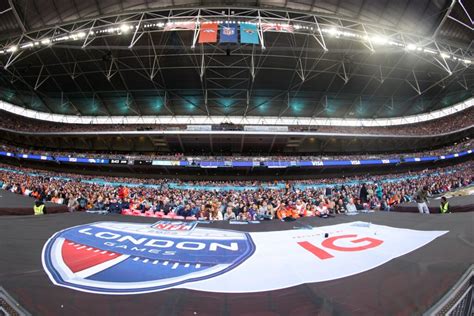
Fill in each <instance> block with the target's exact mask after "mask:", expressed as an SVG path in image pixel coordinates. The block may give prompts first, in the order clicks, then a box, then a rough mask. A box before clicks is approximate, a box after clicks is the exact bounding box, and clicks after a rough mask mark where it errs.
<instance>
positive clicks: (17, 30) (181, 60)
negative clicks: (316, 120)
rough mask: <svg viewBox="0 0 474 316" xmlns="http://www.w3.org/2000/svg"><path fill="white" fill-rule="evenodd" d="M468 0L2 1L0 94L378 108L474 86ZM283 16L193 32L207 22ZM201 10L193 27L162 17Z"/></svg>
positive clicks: (51, 99) (308, 113)
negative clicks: (242, 36) (237, 28)
mask: <svg viewBox="0 0 474 316" xmlns="http://www.w3.org/2000/svg"><path fill="white" fill-rule="evenodd" d="M472 12H474V10H473V4H472V2H468V1H459V0H455V1H450V0H445V1H443V0H441V1H425V0H417V1H409V0H403V1H391V0H390V1H379V0H360V1H358V0H353V1H346V0H345V1H336V0H335V1H316V0H314V1H313V0H299V1H277V0H264V1H238V0H237V1H186V0H183V1H178V0H176V1H153V2H151V1H138V0H128V1H117V0H105V1H104V0H101V1H97V0H93V1H90V0H81V1H77V0H64V1H54V0H42V1H26V0H22V1H13V0H10V1H3V2H2V3H0V14H1V15H0V34H1V35H0V65H1V67H2V68H0V98H1V99H2V100H4V101H7V102H10V103H13V104H16V105H19V106H23V107H26V108H30V109H33V110H37V111H44V112H48V113H61V114H79V115H93V116H97V115H134V116H136V115H163V116H169V115H211V116H214V115H216V116H225V115H231V116H252V115H254V116H257V115H258V116H262V115H266V116H273V117H274V116H277V117H279V116H285V117H287V116H290V117H291V116H304V117H312V116H317V117H346V118H375V117H398V116H405V115H413V114H418V113H425V112H429V111H433V110H436V109H440V108H444V107H448V106H450V105H452V104H455V103H458V102H460V101H463V100H466V99H468V98H470V97H472V95H473V90H474V89H473V87H474V72H473V67H472V61H473V57H472V53H473V50H472V39H473V36H472V34H473V28H472V27H473V21H472V18H471V16H474V14H472ZM222 21H231V22H236V23H238V22H251V23H255V24H256V25H258V27H259V30H263V25H264V24H265V25H267V24H268V25H278V26H279V27H278V28H277V27H275V28H273V29H271V28H270V29H268V30H267V31H266V32H262V33H261V34H260V35H261V37H260V39H259V45H248V44H218V43H215V44H197V43H196V39H197V37H198V35H199V34H198V30H199V26H200V23H203V22H222ZM176 22H181V23H183V22H184V23H186V22H193V23H194V25H195V30H179V31H176V30H172V31H167V30H166V25H169V24H171V23H176Z"/></svg>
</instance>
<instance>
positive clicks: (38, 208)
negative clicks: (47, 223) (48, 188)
mask: <svg viewBox="0 0 474 316" xmlns="http://www.w3.org/2000/svg"><path fill="white" fill-rule="evenodd" d="M33 211H34V212H35V215H43V214H46V207H45V206H44V203H43V201H41V200H36V201H35V205H34V206H33Z"/></svg>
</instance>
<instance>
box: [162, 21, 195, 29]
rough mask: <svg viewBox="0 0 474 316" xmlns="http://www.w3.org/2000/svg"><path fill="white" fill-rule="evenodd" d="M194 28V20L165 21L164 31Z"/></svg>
mask: <svg viewBox="0 0 474 316" xmlns="http://www.w3.org/2000/svg"><path fill="white" fill-rule="evenodd" d="M195 28H196V22H193V21H191V22H189V21H184V22H169V23H166V25H165V27H164V30H165V31H181V30H188V31H194V29H195Z"/></svg>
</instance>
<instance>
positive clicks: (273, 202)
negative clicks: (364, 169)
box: [0, 161, 474, 220]
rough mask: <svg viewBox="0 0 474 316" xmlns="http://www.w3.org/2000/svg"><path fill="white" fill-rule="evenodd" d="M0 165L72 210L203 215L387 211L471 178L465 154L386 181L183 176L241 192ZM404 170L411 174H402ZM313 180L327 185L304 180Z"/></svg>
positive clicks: (7, 175)
mask: <svg viewBox="0 0 474 316" xmlns="http://www.w3.org/2000/svg"><path fill="white" fill-rule="evenodd" d="M3 167H5V168H3V169H2V170H1V171H0V185H1V188H2V189H4V190H9V191H11V192H14V193H18V194H23V195H28V196H32V197H34V198H36V199H37V200H41V201H50V202H53V203H57V204H63V205H66V206H67V207H68V208H69V210H70V211H71V212H74V211H87V210H96V211H104V212H110V213H127V212H138V213H147V214H150V213H151V214H161V215H162V216H163V217H164V218H172V217H183V218H185V217H192V218H197V219H207V220H232V219H237V220H264V219H273V218H279V219H282V220H284V219H288V218H290V219H294V218H297V217H301V216H334V215H335V214H342V213H346V214H351V213H355V212H364V211H376V210H382V211H390V210H391V209H392V208H393V207H395V206H396V205H397V204H399V203H403V202H409V201H412V200H413V199H414V196H415V194H416V192H417V191H418V190H419V189H420V188H421V187H427V189H428V192H429V194H443V193H445V192H448V191H450V190H453V189H456V188H459V187H464V186H467V185H470V184H473V182H474V174H473V173H472V170H473V167H474V162H472V161H469V162H465V163H462V164H459V165H456V166H451V167H446V168H439V169H436V170H425V171H421V172H416V173H409V174H397V175H394V177H395V176H396V177H397V178H396V179H393V181H387V176H357V177H350V178H340V179H338V178H330V179H317V180H306V181H289V182H284V184H285V186H284V187H283V188H281V189H277V188H264V187H262V186H261V184H262V183H261V182H258V181H226V182H216V181H199V182H184V183H186V184H188V186H189V187H190V188H192V187H194V186H196V185H216V184H220V185H227V186H229V185H231V186H234V187H236V186H255V188H254V189H253V190H250V189H246V190H243V191H238V190H232V189H231V190H197V189H176V188H171V186H170V185H169V183H170V180H163V179H162V180H150V181H145V183H144V182H143V180H139V179H135V180H133V179H125V178H104V179H102V180H106V181H109V182H110V181H120V182H121V183H122V185H120V186H112V185H110V184H106V183H102V184H100V182H95V183H94V182H90V181H85V180H86V179H91V177H84V176H80V175H74V174H55V173H51V172H46V171H39V170H32V169H18V168H15V167H11V166H3ZM407 175H410V177H406V176H407ZM59 176H61V177H66V178H67V179H65V178H59ZM397 179H398V180H397ZM173 181H174V180H173ZM125 183H141V185H138V186H132V185H127V184H125ZM279 183H281V182H279ZM329 183H331V184H329ZM351 183H352V184H351ZM145 184H155V186H153V187H150V186H145ZM315 184H319V185H321V184H327V185H323V186H318V187H316V186H313V187H311V186H310V187H307V185H315ZM302 185H303V186H302ZM304 185H306V186H304Z"/></svg>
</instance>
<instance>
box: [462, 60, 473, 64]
mask: <svg viewBox="0 0 474 316" xmlns="http://www.w3.org/2000/svg"><path fill="white" fill-rule="evenodd" d="M463 61H464V62H465V63H466V64H470V63H472V61H470V60H469V59H464V60H463Z"/></svg>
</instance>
